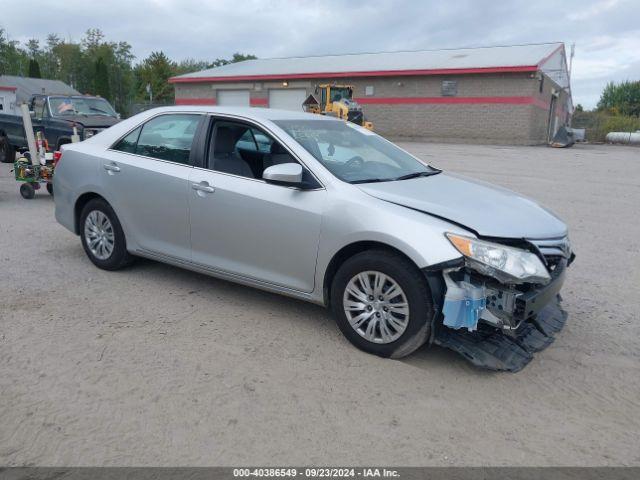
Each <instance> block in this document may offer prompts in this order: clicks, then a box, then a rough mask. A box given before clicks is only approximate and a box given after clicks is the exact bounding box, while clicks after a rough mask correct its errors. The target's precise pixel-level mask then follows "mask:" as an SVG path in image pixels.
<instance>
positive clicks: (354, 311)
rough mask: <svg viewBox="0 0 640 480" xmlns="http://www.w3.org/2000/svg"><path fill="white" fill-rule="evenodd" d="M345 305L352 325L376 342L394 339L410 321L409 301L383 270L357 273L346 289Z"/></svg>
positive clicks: (382, 342) (361, 333)
mask: <svg viewBox="0 0 640 480" xmlns="http://www.w3.org/2000/svg"><path fill="white" fill-rule="evenodd" d="M342 306H343V308H344V312H345V314H346V316H347V320H348V321H349V324H350V325H351V327H352V328H353V329H354V330H355V331H356V332H357V333H358V334H359V335H360V336H362V337H363V338H365V339H366V340H368V341H370V342H373V343H381V344H384V343H391V342H393V341H395V340H397V339H398V338H400V336H401V335H402V334H403V333H404V331H405V330H406V329H407V325H408V324H409V302H408V300H407V296H406V295H405V293H404V291H403V290H402V288H401V287H400V285H399V284H398V283H397V282H396V281H395V280H394V279H393V278H391V277H390V276H388V275H385V274H384V273H382V272H376V271H366V272H360V273H358V274H357V275H355V276H354V277H353V278H351V280H350V281H349V283H347V286H346V288H345V290H344V295H343V299H342Z"/></svg>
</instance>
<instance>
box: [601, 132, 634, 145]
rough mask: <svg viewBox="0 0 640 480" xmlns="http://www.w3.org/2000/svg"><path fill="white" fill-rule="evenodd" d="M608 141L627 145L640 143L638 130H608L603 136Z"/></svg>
mask: <svg viewBox="0 0 640 480" xmlns="http://www.w3.org/2000/svg"><path fill="white" fill-rule="evenodd" d="M605 139H606V140H607V142H609V143H624V144H627V145H640V131H637V132H609V133H607V136H606V137H605Z"/></svg>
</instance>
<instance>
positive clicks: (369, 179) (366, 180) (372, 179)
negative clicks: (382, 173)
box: [349, 178, 395, 184]
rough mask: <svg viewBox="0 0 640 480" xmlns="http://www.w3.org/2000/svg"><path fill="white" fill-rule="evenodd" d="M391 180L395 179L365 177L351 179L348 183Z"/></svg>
mask: <svg viewBox="0 0 640 480" xmlns="http://www.w3.org/2000/svg"><path fill="white" fill-rule="evenodd" d="M392 180H395V179H394V178H365V179H364V180H353V181H351V182H349V183H351V184H356V183H377V182H390V181H392Z"/></svg>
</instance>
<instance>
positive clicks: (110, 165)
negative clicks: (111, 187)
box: [102, 163, 120, 173]
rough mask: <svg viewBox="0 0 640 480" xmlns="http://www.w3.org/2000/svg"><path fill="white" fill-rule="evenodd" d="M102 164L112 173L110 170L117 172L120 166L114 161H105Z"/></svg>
mask: <svg viewBox="0 0 640 480" xmlns="http://www.w3.org/2000/svg"><path fill="white" fill-rule="evenodd" d="M102 166H103V167H104V169H105V170H106V171H107V172H109V173H112V172H113V173H118V172H119V171H120V167H119V166H117V165H116V164H115V163H105V164H104V165H102Z"/></svg>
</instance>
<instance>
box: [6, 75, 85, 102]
mask: <svg viewBox="0 0 640 480" xmlns="http://www.w3.org/2000/svg"><path fill="white" fill-rule="evenodd" d="M0 88H2V89H5V90H13V91H15V92H16V100H17V102H18V103H20V102H26V101H28V100H29V98H30V97H31V95H36V94H40V93H45V94H47V95H80V92H78V91H77V90H76V89H74V88H71V87H70V86H69V85H67V84H66V83H64V82H61V81H60V80H47V79H44V78H30V77H18V76H14V75H0Z"/></svg>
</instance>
